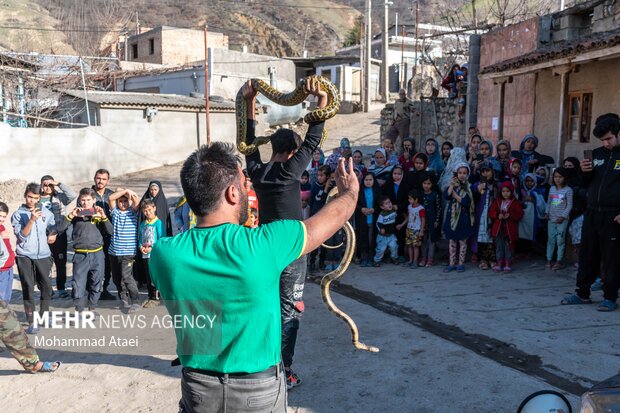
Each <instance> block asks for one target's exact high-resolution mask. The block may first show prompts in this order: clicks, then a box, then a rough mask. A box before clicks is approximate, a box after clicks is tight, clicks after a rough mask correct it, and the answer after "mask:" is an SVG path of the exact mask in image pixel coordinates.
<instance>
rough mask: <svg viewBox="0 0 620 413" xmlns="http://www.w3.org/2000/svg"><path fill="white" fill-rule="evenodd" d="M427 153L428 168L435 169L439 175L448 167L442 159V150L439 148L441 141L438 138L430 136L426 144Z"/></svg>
mask: <svg viewBox="0 0 620 413" xmlns="http://www.w3.org/2000/svg"><path fill="white" fill-rule="evenodd" d="M424 148H425V152H426V153H425V154H426V156H427V157H428V168H427V169H428V170H429V171H433V172H434V173H435V175H437V176H439V175H441V173H442V172H443V170H444V169H445V168H446V163H445V162H444V161H443V160H442V159H441V151H440V149H439V142H437V140H436V139H433V138H428V139H427V140H426V144H425V146H424Z"/></svg>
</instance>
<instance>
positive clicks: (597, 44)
mask: <svg viewBox="0 0 620 413" xmlns="http://www.w3.org/2000/svg"><path fill="white" fill-rule="evenodd" d="M617 45H620V29H617V30H612V31H608V32H602V33H595V34H592V35H590V36H588V37H587V38H585V39H578V40H573V41H568V42H562V43H555V44H551V45H548V46H543V47H540V48H538V49H536V50H534V51H533V52H530V53H527V54H525V55H522V56H517V57H515V58H512V59H508V60H504V61H502V62H498V63H495V64H492V65H489V66H486V67H484V69H482V70H481V71H480V74H481V75H483V74H487V73H501V72H504V71H507V70H512V69H518V68H520V67H525V66H530V65H535V64H538V63H543V62H548V61H551V60H555V59H562V58H570V57H575V56H578V55H580V54H582V53H586V52H591V51H595V50H601V49H607V48H610V47H613V46H617Z"/></svg>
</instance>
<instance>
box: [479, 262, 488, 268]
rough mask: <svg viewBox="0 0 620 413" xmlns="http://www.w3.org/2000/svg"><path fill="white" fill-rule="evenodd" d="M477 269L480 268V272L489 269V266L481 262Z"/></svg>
mask: <svg viewBox="0 0 620 413" xmlns="http://www.w3.org/2000/svg"><path fill="white" fill-rule="evenodd" d="M478 268H480V269H481V270H488V269H489V264H487V262H486V261H482V262H481V263H480V265H478Z"/></svg>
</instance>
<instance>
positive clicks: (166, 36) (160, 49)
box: [123, 27, 228, 66]
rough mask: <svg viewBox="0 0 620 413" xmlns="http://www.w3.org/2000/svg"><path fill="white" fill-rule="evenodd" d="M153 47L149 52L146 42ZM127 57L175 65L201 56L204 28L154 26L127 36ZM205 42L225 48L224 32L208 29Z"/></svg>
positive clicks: (196, 59) (214, 46)
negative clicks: (134, 53) (146, 30)
mask: <svg viewBox="0 0 620 413" xmlns="http://www.w3.org/2000/svg"><path fill="white" fill-rule="evenodd" d="M151 40H152V41H153V46H154V48H153V49H154V50H153V53H152V54H151V49H150V43H151ZM127 44H128V46H129V49H128V50H127V58H128V60H130V61H134V62H146V63H159V64H164V65H170V66H176V65H184V64H187V63H190V62H195V61H198V60H204V56H205V52H204V47H205V46H204V32H203V31H202V30H192V29H179V28H174V27H158V28H156V29H153V30H150V31H148V32H145V33H141V34H139V35H135V36H131V37H130V38H129V39H128V40H127ZM207 44H208V45H209V47H211V48H225V49H227V48H228V36H226V35H224V34H223V33H213V32H209V33H208V36H207ZM133 45H137V46H138V57H137V58H134V56H133ZM123 53H124V52H123Z"/></svg>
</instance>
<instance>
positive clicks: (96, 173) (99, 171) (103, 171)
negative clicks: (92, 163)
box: [95, 168, 110, 178]
mask: <svg viewBox="0 0 620 413" xmlns="http://www.w3.org/2000/svg"><path fill="white" fill-rule="evenodd" d="M101 174H106V175H107V176H108V178H109V177H110V172H109V171H108V170H107V169H103V168H99V169H97V170H96V171H95V176H97V175H101Z"/></svg>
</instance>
